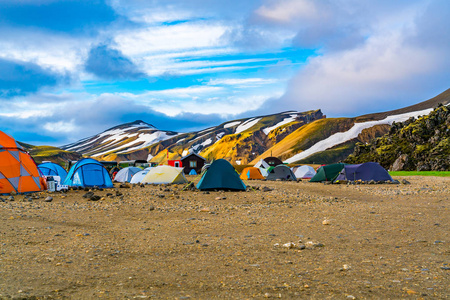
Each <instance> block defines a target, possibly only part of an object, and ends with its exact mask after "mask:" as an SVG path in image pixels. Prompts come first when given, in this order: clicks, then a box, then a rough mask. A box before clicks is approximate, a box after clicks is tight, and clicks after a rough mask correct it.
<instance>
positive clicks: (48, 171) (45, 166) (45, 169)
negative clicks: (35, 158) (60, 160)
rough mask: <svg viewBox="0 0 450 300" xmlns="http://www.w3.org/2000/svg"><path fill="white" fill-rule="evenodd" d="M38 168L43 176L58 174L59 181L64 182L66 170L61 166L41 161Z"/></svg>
mask: <svg viewBox="0 0 450 300" xmlns="http://www.w3.org/2000/svg"><path fill="white" fill-rule="evenodd" d="M38 169H39V171H41V174H42V175H44V176H59V177H60V182H64V180H65V179H66V176H67V171H66V170H64V168H63V167H61V166H60V165H58V164H55V163H52V162H46V163H42V164H40V165H38Z"/></svg>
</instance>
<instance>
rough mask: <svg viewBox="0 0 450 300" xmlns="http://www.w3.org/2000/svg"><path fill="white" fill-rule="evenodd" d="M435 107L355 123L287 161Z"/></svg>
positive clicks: (427, 112) (421, 113)
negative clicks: (377, 126) (368, 129)
mask: <svg viewBox="0 0 450 300" xmlns="http://www.w3.org/2000/svg"><path fill="white" fill-rule="evenodd" d="M432 110H433V109H432V108H430V109H425V110H421V111H414V112H410V113H404V114H400V115H392V116H388V117H386V118H385V119H383V120H379V121H368V122H362V123H355V125H353V127H352V128H350V129H349V130H348V131H345V132H338V133H335V134H333V135H331V136H329V137H328V138H326V139H324V140H322V141H320V142H317V143H315V144H314V145H313V146H311V147H310V148H308V149H306V150H305V151H303V152H300V153H298V154H296V155H294V156H292V157H291V158H289V159H286V160H285V162H286V163H289V164H290V163H294V162H296V161H298V160H300V159H303V158H306V157H308V156H310V155H312V154H314V153H317V152H320V151H324V150H326V149H329V148H331V147H334V146H336V145H339V144H342V143H344V142H346V141H349V140H351V139H354V138H356V137H357V136H358V135H359V134H360V133H361V132H362V131H363V130H364V129H366V128H370V127H373V126H375V125H381V124H388V125H391V124H392V123H393V122H404V121H406V120H408V119H409V118H411V117H418V116H423V115H427V114H429V113H430V112H431V111H432Z"/></svg>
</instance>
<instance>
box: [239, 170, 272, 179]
mask: <svg viewBox="0 0 450 300" xmlns="http://www.w3.org/2000/svg"><path fill="white" fill-rule="evenodd" d="M240 178H241V179H242V180H248V179H266V178H265V177H264V176H263V175H262V174H261V171H260V170H259V169H258V168H255V167H247V168H245V169H244V170H242V173H241V176H240Z"/></svg>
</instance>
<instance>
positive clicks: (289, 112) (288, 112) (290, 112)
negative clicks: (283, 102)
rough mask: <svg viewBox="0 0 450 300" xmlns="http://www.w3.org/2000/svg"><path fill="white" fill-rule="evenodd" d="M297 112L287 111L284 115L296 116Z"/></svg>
mask: <svg viewBox="0 0 450 300" xmlns="http://www.w3.org/2000/svg"><path fill="white" fill-rule="evenodd" d="M296 113H297V112H296V111H295V110H291V111H287V112H284V113H283V115H287V114H296Z"/></svg>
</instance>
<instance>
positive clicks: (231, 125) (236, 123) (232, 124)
mask: <svg viewBox="0 0 450 300" xmlns="http://www.w3.org/2000/svg"><path fill="white" fill-rule="evenodd" d="M239 124H241V121H236V122H231V123H227V124H225V125H223V128H229V127H233V126H236V125H239Z"/></svg>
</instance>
